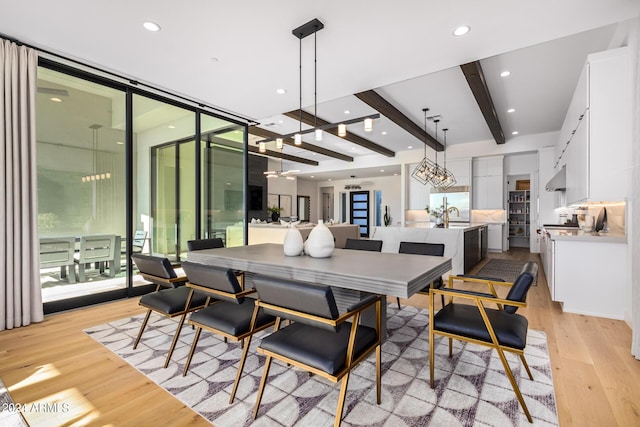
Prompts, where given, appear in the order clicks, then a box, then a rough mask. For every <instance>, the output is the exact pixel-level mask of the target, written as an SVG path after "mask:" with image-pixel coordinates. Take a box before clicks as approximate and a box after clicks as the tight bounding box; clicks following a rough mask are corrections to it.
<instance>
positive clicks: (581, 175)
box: [556, 47, 631, 205]
mask: <svg viewBox="0 0 640 427" xmlns="http://www.w3.org/2000/svg"><path fill="white" fill-rule="evenodd" d="M630 94H631V79H630V68H629V51H628V48H626V47H623V48H619V49H612V50H608V51H605V52H598V53H594V54H591V55H589V56H588V57H587V63H586V65H585V67H584V69H583V71H582V74H581V76H580V80H579V81H578V85H577V87H576V91H575V94H574V96H573V99H572V102H571V104H570V107H569V110H568V111H567V116H566V118H565V122H564V124H563V126H562V129H561V131H560V140H559V141H558V145H557V147H556V156H557V157H556V166H557V168H559V167H561V166H562V165H566V171H567V190H566V202H567V204H569V205H571V204H579V203H583V202H602V201H619V200H622V199H624V198H625V197H627V196H628V182H629V173H630V161H629V159H630V149H631V146H630V144H631V139H630V111H631V95H630Z"/></svg>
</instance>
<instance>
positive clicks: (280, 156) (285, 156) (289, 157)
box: [247, 145, 319, 166]
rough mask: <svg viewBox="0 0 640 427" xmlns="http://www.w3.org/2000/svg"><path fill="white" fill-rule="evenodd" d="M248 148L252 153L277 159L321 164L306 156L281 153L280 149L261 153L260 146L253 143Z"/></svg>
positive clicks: (312, 164) (306, 163)
mask: <svg viewBox="0 0 640 427" xmlns="http://www.w3.org/2000/svg"><path fill="white" fill-rule="evenodd" d="M247 148H248V149H249V151H250V152H251V153H256V154H260V155H262V156H267V157H275V158H277V159H283V160H289V161H291V162H296V163H304V164H305V165H311V166H318V164H319V163H318V162H316V161H315V160H309V159H305V158H304V157H298V156H292V155H291V154H286V153H281V152H280V151H272V150H267V151H266V152H264V153H261V152H260V149H259V148H258V147H254V146H253V145H249V146H248V147H247Z"/></svg>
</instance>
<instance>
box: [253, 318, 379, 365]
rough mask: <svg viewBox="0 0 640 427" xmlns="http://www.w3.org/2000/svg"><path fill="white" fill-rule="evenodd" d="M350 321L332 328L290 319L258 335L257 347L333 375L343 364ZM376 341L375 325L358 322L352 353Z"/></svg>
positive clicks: (357, 354) (360, 350) (362, 349)
mask: <svg viewBox="0 0 640 427" xmlns="http://www.w3.org/2000/svg"><path fill="white" fill-rule="evenodd" d="M350 330H351V323H343V324H341V325H340V326H339V327H338V328H337V331H336V332H331V331H327V330H324V329H319V328H316V327H313V326H307V325H303V324H301V323H293V324H291V325H289V326H287V327H286V328H284V329H280V330H279V331H277V332H274V333H272V334H271V335H269V336H267V337H265V338H263V339H262V342H261V343H260V347H262V348H263V349H265V350H268V351H271V352H273V353H276V354H279V355H281V356H284V357H287V358H289V359H292V360H296V361H298V362H301V363H304V364H306V365H309V366H312V367H314V368H317V369H320V370H322V371H324V372H326V373H328V374H330V375H335V374H336V373H338V372H339V371H340V370H341V369H342V368H344V366H345V361H346V357H347V346H348V343H349V333H350ZM375 341H376V331H375V329H372V328H369V327H367V326H362V325H361V326H358V330H357V334H356V342H355V357H356V358H357V357H358V356H359V355H360V354H362V352H363V351H364V350H365V349H366V348H367V347H369V346H371V345H372V344H373V343H374V342H375Z"/></svg>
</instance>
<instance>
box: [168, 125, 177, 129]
mask: <svg viewBox="0 0 640 427" xmlns="http://www.w3.org/2000/svg"><path fill="white" fill-rule="evenodd" d="M167 127H168V128H169V129H175V128H176V127H175V126H174V125H169V126H167Z"/></svg>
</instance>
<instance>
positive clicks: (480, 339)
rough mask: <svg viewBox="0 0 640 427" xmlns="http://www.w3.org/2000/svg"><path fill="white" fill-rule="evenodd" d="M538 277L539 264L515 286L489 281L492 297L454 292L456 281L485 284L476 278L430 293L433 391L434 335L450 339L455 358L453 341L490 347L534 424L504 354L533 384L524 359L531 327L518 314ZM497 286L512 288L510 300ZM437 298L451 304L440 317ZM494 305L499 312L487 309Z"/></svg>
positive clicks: (526, 270) (527, 267)
mask: <svg viewBox="0 0 640 427" xmlns="http://www.w3.org/2000/svg"><path fill="white" fill-rule="evenodd" d="M537 273H538V264H536V263H535V262H528V263H526V264H525V265H524V267H523V268H522V271H521V272H520V275H519V276H518V278H517V279H516V280H515V282H513V283H507V282H495V281H493V282H491V284H489V283H486V282H489V281H485V284H487V285H488V287H489V290H490V293H482V292H475V291H469V290H460V289H454V288H453V283H454V281H464V282H469V281H471V282H475V283H482V279H477V278H473V279H471V280H469V278H468V277H464V276H449V286H448V287H447V288H442V289H432V290H431V293H430V296H429V358H430V359H429V360H430V367H429V369H430V384H431V388H434V377H433V376H434V364H435V360H434V358H435V350H434V348H435V347H434V335H441V336H445V337H447V338H449V357H452V355H453V345H452V340H453V339H457V340H462V341H467V342H471V343H474V344H479V345H483V346H487V347H491V348H494V349H495V350H496V351H497V352H498V356H499V357H500V360H501V361H502V366H503V367H504V370H505V372H506V374H507V377H508V378H509V382H510V383H511V387H513V391H514V392H515V394H516V397H517V398H518V401H519V402H520V406H522V409H523V410H524V413H525V414H526V416H527V419H528V420H529V422H533V420H532V418H531V414H530V413H529V409H528V408H527V405H526V403H525V401H524V399H523V397H522V393H521V392H520V388H519V387H518V384H517V383H516V380H515V377H514V376H513V372H512V371H511V368H510V366H509V363H508V362H507V358H506V357H505V355H504V352H505V351H509V352H511V353H515V354H517V355H518V356H520V360H521V361H522V365H523V366H524V368H525V370H526V371H527V374H528V375H529V378H530V379H531V380H533V376H532V375H531V370H530V369H529V365H528V364H527V360H526V359H525V357H524V349H525V347H526V345H527V330H528V326H529V323H528V321H527V318H526V317H524V316H521V315H519V314H517V313H516V311H517V310H518V308H519V307H526V306H527V304H526V302H525V301H526V297H527V292H528V291H529V288H530V287H531V285H532V283H533V281H534V280H535V277H536V274H537ZM494 285H505V286H510V289H509V293H508V294H507V296H506V297H505V298H499V297H498V295H497V293H496V292H495V289H494ZM436 294H440V296H441V297H443V298H444V297H445V296H447V297H449V303H448V304H447V305H446V306H444V307H443V308H442V309H441V310H440V311H438V313H434V303H433V300H434V298H435V295H436ZM457 298H462V299H465V300H467V301H471V302H472V304H461V303H456V302H455V300H456V299H457ZM494 304H495V305H496V307H497V308H495V309H494V308H488V307H487V305H494Z"/></svg>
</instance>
